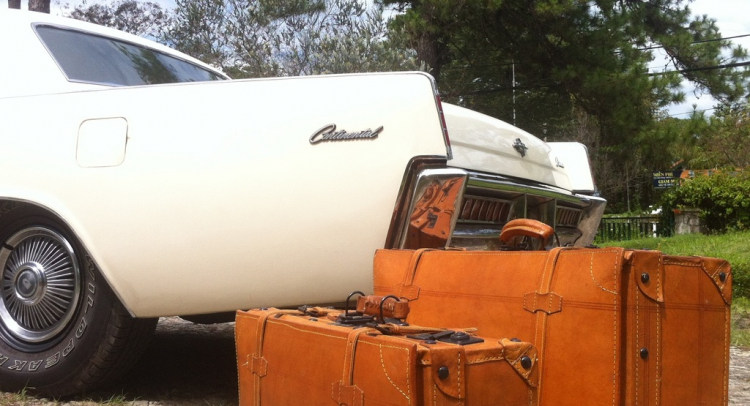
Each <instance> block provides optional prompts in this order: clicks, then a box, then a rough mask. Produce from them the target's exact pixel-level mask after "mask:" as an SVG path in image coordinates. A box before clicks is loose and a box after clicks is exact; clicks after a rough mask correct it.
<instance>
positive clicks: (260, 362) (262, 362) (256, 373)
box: [248, 309, 299, 405]
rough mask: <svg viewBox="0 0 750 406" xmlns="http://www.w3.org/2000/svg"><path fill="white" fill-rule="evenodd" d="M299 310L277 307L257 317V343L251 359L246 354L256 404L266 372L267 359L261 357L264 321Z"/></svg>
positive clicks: (295, 312)
mask: <svg viewBox="0 0 750 406" xmlns="http://www.w3.org/2000/svg"><path fill="white" fill-rule="evenodd" d="M298 313H299V312H298V311H296V310H278V309H269V310H268V311H267V312H265V313H263V314H261V315H260V317H258V323H257V325H256V331H255V336H256V337H258V340H257V342H256V343H257V344H256V347H255V353H254V354H253V355H252V360H251V359H250V357H249V356H248V361H249V362H248V366H249V367H250V370H251V371H252V373H253V378H254V380H255V382H254V385H255V393H254V398H255V403H254V404H256V405H259V404H260V379H261V378H262V377H264V376H266V374H267V373H268V361H266V359H265V358H263V342H264V340H265V334H266V324H267V323H266V322H267V321H268V318H269V317H270V316H273V315H277V314H298Z"/></svg>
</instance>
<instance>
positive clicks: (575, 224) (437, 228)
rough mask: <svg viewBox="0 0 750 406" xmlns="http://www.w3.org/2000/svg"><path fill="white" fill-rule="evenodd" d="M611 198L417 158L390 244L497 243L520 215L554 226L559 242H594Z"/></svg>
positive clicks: (484, 246)
mask: <svg viewBox="0 0 750 406" xmlns="http://www.w3.org/2000/svg"><path fill="white" fill-rule="evenodd" d="M606 203H607V202H606V200H604V199H602V198H599V197H594V196H589V195H581V194H575V193H571V192H569V191H566V190H563V189H559V188H555V187H552V186H548V185H544V184H538V183H533V182H528V181H524V180H519V179H513V178H508V177H504V176H501V175H493V174H486V173H480V172H474V171H467V170H463V169H458V168H447V167H446V166H445V165H444V161H443V162H442V163H441V162H440V160H439V159H428V160H418V161H414V162H412V164H411V165H410V168H409V170H407V174H406V177H405V179H404V183H403V185H402V190H401V193H400V194H399V200H398V203H397V205H396V208H395V210H394V215H393V221H392V222H391V229H390V231H389V235H388V240H387V241H386V247H388V248H412V249H413V248H438V247H446V246H449V245H450V246H456V247H466V248H470V249H496V248H498V247H499V246H500V241H499V239H498V237H499V235H500V230H501V229H502V227H503V225H505V223H507V222H508V221H510V220H513V219H516V218H530V219H535V220H539V221H541V222H543V223H546V224H548V225H550V226H552V227H553V228H554V229H555V232H556V234H557V236H558V238H559V240H560V245H567V246H586V245H590V244H591V243H592V242H593V240H594V237H595V235H596V231H597V228H598V227H599V221H600V220H601V217H602V215H603V214H604V208H605V206H606Z"/></svg>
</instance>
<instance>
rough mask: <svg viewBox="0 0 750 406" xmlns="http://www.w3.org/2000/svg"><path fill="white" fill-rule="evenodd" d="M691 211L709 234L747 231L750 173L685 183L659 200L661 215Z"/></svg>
mask: <svg viewBox="0 0 750 406" xmlns="http://www.w3.org/2000/svg"><path fill="white" fill-rule="evenodd" d="M686 208H695V209H698V210H699V211H700V216H701V218H702V219H703V220H705V222H706V227H707V228H708V229H709V231H714V232H723V231H726V230H747V229H750V171H748V172H738V173H717V174H715V175H713V176H699V177H696V178H694V179H688V180H686V181H684V182H683V183H682V185H680V186H677V187H675V188H673V189H670V190H669V191H667V192H666V193H664V195H663V196H662V209H663V210H662V215H664V216H668V215H670V214H671V212H672V211H673V210H684V209H686Z"/></svg>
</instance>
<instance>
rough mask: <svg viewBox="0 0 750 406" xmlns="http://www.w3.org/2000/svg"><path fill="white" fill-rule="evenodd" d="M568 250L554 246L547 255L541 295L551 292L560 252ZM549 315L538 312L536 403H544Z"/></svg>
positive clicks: (536, 331) (540, 285) (540, 288)
mask: <svg viewBox="0 0 750 406" xmlns="http://www.w3.org/2000/svg"><path fill="white" fill-rule="evenodd" d="M564 250H566V248H560V247H557V248H553V249H552V250H551V251H549V255H548V256H547V263H545V265H544V272H543V273H542V278H541V280H540V281H539V289H537V291H536V292H535V293H536V294H539V295H546V294H549V293H550V289H551V287H552V277H553V276H554V272H555V265H557V259H558V258H559V257H560V253H561V252H563V251H564ZM547 316H549V314H548V313H547V312H542V311H540V312H536V330H535V332H534V343H536V347H537V351H538V352H539V360H538V363H537V368H538V370H539V390H538V393H539V396H538V397H537V399H536V403H535V404H536V405H540V404H542V377H543V375H542V374H543V373H544V370H543V369H542V367H543V361H544V347H545V341H546V333H547Z"/></svg>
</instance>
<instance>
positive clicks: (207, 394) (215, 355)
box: [0, 317, 750, 406]
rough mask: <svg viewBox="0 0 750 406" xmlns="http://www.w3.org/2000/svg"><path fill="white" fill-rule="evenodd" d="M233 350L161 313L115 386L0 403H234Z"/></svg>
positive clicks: (204, 328) (733, 400) (201, 328)
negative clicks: (74, 395)
mask: <svg viewBox="0 0 750 406" xmlns="http://www.w3.org/2000/svg"><path fill="white" fill-rule="evenodd" d="M235 356H236V355H235V349H234V324H233V323H224V324H215V325H196V324H193V323H189V322H186V321H184V320H182V319H179V318H176V317H170V318H165V319H162V320H161V321H160V322H159V325H158V327H157V332H156V336H155V337H154V340H153V342H152V343H151V345H150V346H149V348H148V350H147V352H146V353H145V354H144V356H143V357H142V359H141V361H140V362H139V363H138V364H137V365H136V367H135V368H134V369H133V370H132V371H131V372H130V373H129V374H128V375H127V376H126V377H125V379H123V380H122V381H121V382H119V383H118V384H117V386H113V387H111V388H106V389H104V390H102V391H100V392H96V393H92V394H89V395H87V396H84V397H81V398H78V399H75V400H66V401H52V400H44V399H36V398H33V397H30V396H25V395H17V394H2V393H0V406H16V405H41V406H47V405H53V404H54V405H65V406H68V405H70V406H92V405H94V404H101V403H105V404H109V405H135V406H172V405H203V406H206V405H217V406H219V405H236V404H238V399H237V398H238V395H237V370H236V366H235ZM730 356H731V361H730V376H729V395H730V400H729V404H730V405H746V406H750V349H741V348H735V347H733V348H732V349H731V354H730Z"/></svg>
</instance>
